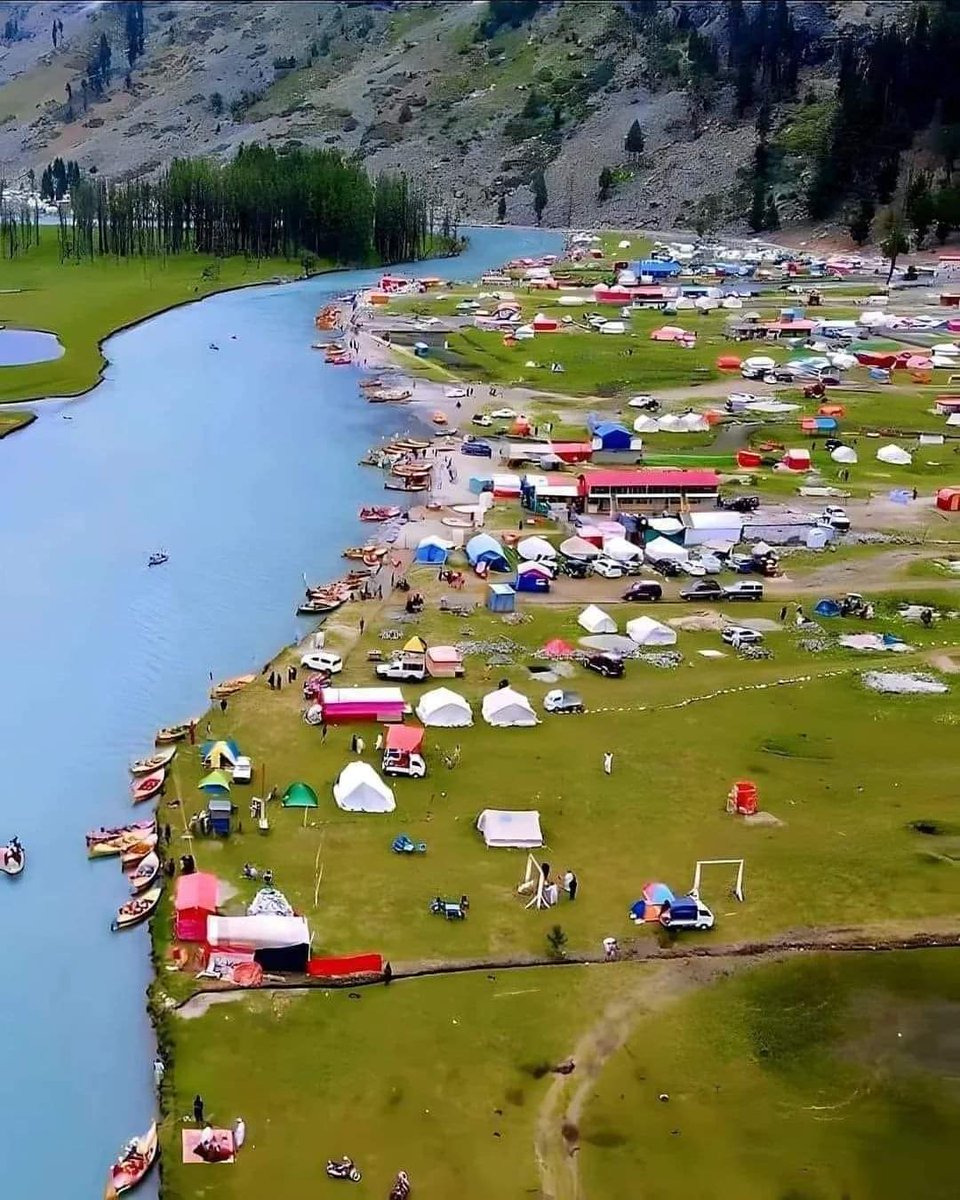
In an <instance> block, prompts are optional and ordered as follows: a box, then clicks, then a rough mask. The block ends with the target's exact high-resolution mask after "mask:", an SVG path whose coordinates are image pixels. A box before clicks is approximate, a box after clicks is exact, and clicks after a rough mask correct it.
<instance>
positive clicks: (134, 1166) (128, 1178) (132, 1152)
mask: <svg viewBox="0 0 960 1200" xmlns="http://www.w3.org/2000/svg"><path fill="white" fill-rule="evenodd" d="M157 1148H158V1139H157V1123H156V1121H154V1122H153V1124H152V1125H151V1126H150V1128H149V1129H148V1130H147V1132H146V1133H145V1134H143V1135H142V1136H140V1137H138V1138H134V1139H133V1141H132V1142H130V1144H129V1145H128V1146H124V1148H123V1150H122V1151H121V1152H120V1156H119V1158H118V1159H117V1161H116V1162H115V1163H114V1164H113V1166H112V1167H111V1168H110V1170H109V1171H108V1172H107V1190H106V1192H105V1194H104V1197H105V1200H115V1198H116V1197H117V1196H122V1195H123V1193H124V1192H129V1191H130V1190H131V1188H135V1187H136V1186H137V1184H138V1183H140V1182H141V1180H143V1179H144V1178H145V1177H146V1176H147V1174H148V1173H149V1171H150V1168H151V1167H152V1166H153V1164H154V1163H155V1162H156V1160H157Z"/></svg>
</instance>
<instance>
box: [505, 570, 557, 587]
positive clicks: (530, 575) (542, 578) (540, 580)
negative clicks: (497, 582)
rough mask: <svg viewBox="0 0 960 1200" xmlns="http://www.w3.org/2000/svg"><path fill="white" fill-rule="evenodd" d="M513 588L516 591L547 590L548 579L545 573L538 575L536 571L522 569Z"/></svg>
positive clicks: (548, 585)
mask: <svg viewBox="0 0 960 1200" xmlns="http://www.w3.org/2000/svg"><path fill="white" fill-rule="evenodd" d="M513 586H514V588H515V589H516V590H517V591H518V592H549V591H550V580H549V579H548V578H547V576H546V575H538V574H537V572H536V571H524V573H523V574H522V575H518V576H517V578H516V582H515V583H514V585H513Z"/></svg>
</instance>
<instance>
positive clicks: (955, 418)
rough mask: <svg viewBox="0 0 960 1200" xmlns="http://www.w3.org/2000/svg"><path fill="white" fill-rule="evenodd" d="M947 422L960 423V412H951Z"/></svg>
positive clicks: (949, 423) (950, 423)
mask: <svg viewBox="0 0 960 1200" xmlns="http://www.w3.org/2000/svg"><path fill="white" fill-rule="evenodd" d="M947 424H948V425H960V412H955V413H951V414H950V416H949V417H947Z"/></svg>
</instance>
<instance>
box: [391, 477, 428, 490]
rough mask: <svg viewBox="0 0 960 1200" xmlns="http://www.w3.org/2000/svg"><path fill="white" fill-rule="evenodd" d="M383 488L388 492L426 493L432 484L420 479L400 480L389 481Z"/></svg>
mask: <svg viewBox="0 0 960 1200" xmlns="http://www.w3.org/2000/svg"><path fill="white" fill-rule="evenodd" d="M383 486H384V488H385V490H386V491H388V492H425V491H427V490H428V489H429V487H430V484H429V483H427V481H426V480H421V479H419V478H412V479H400V480H397V481H395V482H394V481H392V480H389V479H388V480H387V482H386V483H385V484H384V485H383Z"/></svg>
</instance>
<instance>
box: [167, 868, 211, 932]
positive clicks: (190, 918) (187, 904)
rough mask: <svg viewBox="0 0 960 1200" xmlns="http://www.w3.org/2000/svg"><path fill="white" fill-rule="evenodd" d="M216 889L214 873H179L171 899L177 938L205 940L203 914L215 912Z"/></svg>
mask: <svg viewBox="0 0 960 1200" xmlns="http://www.w3.org/2000/svg"><path fill="white" fill-rule="evenodd" d="M219 890H220V885H219V883H218V882H217V877H216V875H208V874H206V873H205V872H203V871H195V872H194V873H193V874H192V875H181V876H180V878H179V879H178V880H177V891H176V895H175V897H174V901H173V908H174V912H175V914H176V915H175V920H174V935H175V936H176V938H177V939H178V940H179V941H181V942H203V941H206V937H207V917H209V916H211V915H212V914H213V913H215V912H216V911H217V896H218V893H219Z"/></svg>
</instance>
